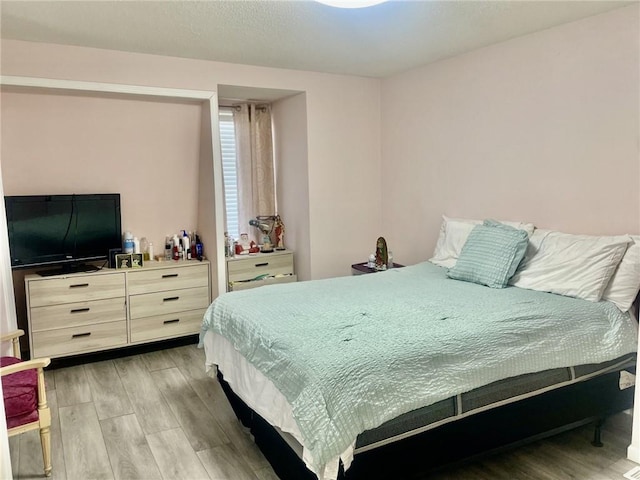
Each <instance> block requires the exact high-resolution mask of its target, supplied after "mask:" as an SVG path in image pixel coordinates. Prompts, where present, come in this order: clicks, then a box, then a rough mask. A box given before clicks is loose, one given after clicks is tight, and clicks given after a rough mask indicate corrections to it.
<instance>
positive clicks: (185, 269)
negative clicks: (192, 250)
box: [127, 264, 209, 295]
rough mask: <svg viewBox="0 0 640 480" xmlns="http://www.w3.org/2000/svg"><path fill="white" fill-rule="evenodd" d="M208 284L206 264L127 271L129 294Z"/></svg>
mask: <svg viewBox="0 0 640 480" xmlns="http://www.w3.org/2000/svg"><path fill="white" fill-rule="evenodd" d="M207 285H209V267H208V265H206V264H196V265H189V266H180V267H174V268H157V269H152V270H138V271H136V272H127V286H128V289H129V295H137V294H140V293H147V292H159V291H166V290H175V289H178V288H194V287H206V286H207Z"/></svg>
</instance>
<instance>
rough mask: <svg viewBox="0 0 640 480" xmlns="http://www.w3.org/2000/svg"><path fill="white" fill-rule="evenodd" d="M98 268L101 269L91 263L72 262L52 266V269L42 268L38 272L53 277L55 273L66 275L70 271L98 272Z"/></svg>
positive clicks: (43, 275)
mask: <svg viewBox="0 0 640 480" xmlns="http://www.w3.org/2000/svg"><path fill="white" fill-rule="evenodd" d="M98 270H100V269H99V268H98V267H96V266H95V265H91V264H90V263H71V264H65V265H63V266H61V267H58V268H52V269H51V270H40V271H38V272H36V273H37V274H38V275H40V276H41V277H52V276H54V275H66V274H69V273H87V272H97V271H98Z"/></svg>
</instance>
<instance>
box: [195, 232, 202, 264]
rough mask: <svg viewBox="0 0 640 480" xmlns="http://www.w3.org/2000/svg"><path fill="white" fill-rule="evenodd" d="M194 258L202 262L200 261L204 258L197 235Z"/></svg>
mask: <svg viewBox="0 0 640 480" xmlns="http://www.w3.org/2000/svg"><path fill="white" fill-rule="evenodd" d="M196 257H197V258H198V260H200V261H202V259H203V258H204V252H203V246H202V242H201V241H200V237H199V236H198V235H196Z"/></svg>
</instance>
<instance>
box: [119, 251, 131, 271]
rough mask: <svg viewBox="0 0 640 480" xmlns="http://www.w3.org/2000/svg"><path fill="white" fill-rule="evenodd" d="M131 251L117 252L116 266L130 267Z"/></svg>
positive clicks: (120, 267)
mask: <svg viewBox="0 0 640 480" xmlns="http://www.w3.org/2000/svg"><path fill="white" fill-rule="evenodd" d="M132 255H133V254H132V253H118V254H116V256H115V258H116V268H117V269H122V268H131V265H132V258H131V257H132Z"/></svg>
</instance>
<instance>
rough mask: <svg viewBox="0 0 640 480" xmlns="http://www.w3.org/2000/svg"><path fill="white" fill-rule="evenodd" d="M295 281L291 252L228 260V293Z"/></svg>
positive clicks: (281, 251)
mask: <svg viewBox="0 0 640 480" xmlns="http://www.w3.org/2000/svg"><path fill="white" fill-rule="evenodd" d="M295 281H297V277H296V275H295V273H294V270H293V252H292V251H291V250H276V251H274V252H272V253H257V254H255V255H236V256H235V257H231V258H227V291H236V290H246V289H248V288H255V287H260V286H262V285H271V284H274V283H289V282H295Z"/></svg>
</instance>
